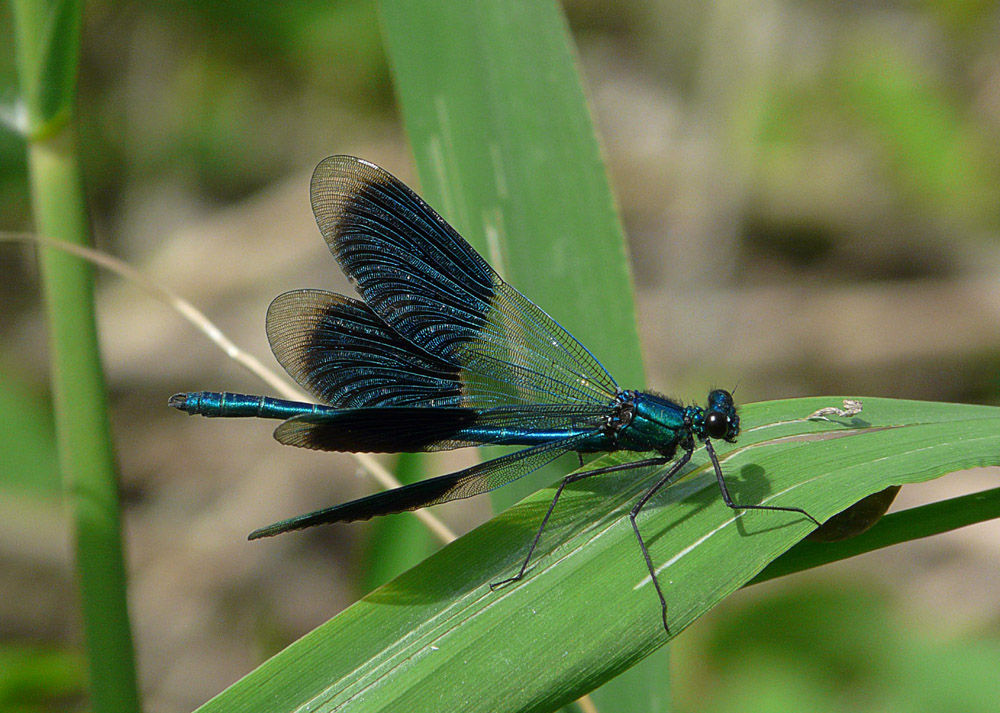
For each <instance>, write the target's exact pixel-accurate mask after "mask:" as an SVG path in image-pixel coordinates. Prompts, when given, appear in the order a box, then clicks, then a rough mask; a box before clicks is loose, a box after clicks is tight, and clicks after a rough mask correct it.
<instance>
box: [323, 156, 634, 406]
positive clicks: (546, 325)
mask: <svg viewBox="0 0 1000 713" xmlns="http://www.w3.org/2000/svg"><path fill="white" fill-rule="evenodd" d="M310 194H311V198H312V206H313V212H314V213H315V214H316V221H317V223H318V225H319V228H320V231H321V232H322V233H323V237H324V238H325V239H326V242H327V245H328V246H329V248H330V250H331V252H332V253H333V255H334V257H335V258H336V259H337V261H338V262H339V263H340V266H341V268H342V269H343V270H344V272H345V273H346V274H347V275H348V277H350V278H351V279H352V280H353V281H354V282H355V284H356V286H357V288H358V291H359V292H360V293H361V295H362V297H363V298H364V300H365V303H366V304H367V305H368V306H369V307H370V308H371V310H372V312H374V314H375V315H377V316H378V318H379V319H381V320H382V321H383V322H384V323H385V324H386V325H387V326H388V328H389V329H390V330H392V331H393V332H395V333H396V334H398V335H400V336H401V337H402V338H403V339H404V340H406V341H408V342H410V343H412V344H413V345H414V346H415V347H416V349H415V350H414V351H421V352H425V353H427V354H431V355H434V357H436V358H438V359H440V360H443V361H444V362H446V363H448V364H450V365H451V366H453V367H457V368H458V369H459V370H460V373H459V376H458V381H459V382H460V384H461V389H460V392H461V398H460V399H458V401H459V403H462V404H463V405H472V406H480V405H486V404H495V403H509V404H517V403H521V404H537V403H548V404H553V403H595V404H596V403H601V404H607V403H609V402H610V401H612V400H613V399H614V397H615V395H616V394H617V392H618V386H617V384H616V383H615V381H614V379H612V378H611V376H610V375H609V374H608V373H607V371H606V370H605V369H604V367H603V366H601V364H600V363H599V362H598V361H597V360H596V359H595V358H594V356H593V355H592V354H591V353H590V352H589V351H588V350H587V349H586V348H585V347H583V345H581V344H580V343H579V342H578V341H577V340H576V339H574V338H573V336H572V335H570V334H569V333H568V332H566V330H564V329H563V328H562V327H560V326H559V325H558V324H557V323H556V322H555V321H554V320H552V318H551V317H549V316H548V315H547V314H545V312H543V311H542V310H541V309H539V308H538V307H537V306H535V305H534V304H533V303H532V302H531V301H530V300H528V299H527V298H526V297H524V295H522V294H521V293H520V292H518V291H517V290H515V289H514V288H513V287H511V286H509V285H508V284H507V283H505V282H504V281H503V280H501V279H500V277H499V275H497V274H496V272H494V270H493V269H492V268H491V267H490V266H489V265H488V264H487V263H486V261H485V260H483V258H482V257H480V256H479V254H477V253H476V252H475V251H474V250H473V249H472V248H471V247H470V246H469V244H468V243H467V242H466V241H465V240H464V239H463V238H462V237H461V236H460V235H459V234H458V233H457V232H456V231H455V230H454V229H453V228H452V227H451V226H450V225H448V223H447V222H445V220H444V219H443V218H441V216H439V215H438V214H437V213H436V212H435V211H434V210H433V209H432V208H431V207H430V206H428V205H427V204H426V203H425V202H424V201H423V200H421V198H420V197H419V196H417V195H416V194H415V193H414V192H413V191H411V190H410V189H409V188H407V187H406V186H405V185H404V184H403V183H402V182H400V181H399V180H397V179H396V178H394V177H393V176H391V175H390V174H388V173H387V172H385V171H383V170H382V169H381V168H379V167H378V166H375V165H374V164H372V163H369V162H367V161H363V160H361V159H358V158H354V157H351V156H332V157H330V158H327V159H325V160H324V161H322V162H321V163H320V164H319V166H317V168H316V171H315V173H314V174H313V178H312V183H311V187H310Z"/></svg>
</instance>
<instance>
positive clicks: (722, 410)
mask: <svg viewBox="0 0 1000 713" xmlns="http://www.w3.org/2000/svg"><path fill="white" fill-rule="evenodd" d="M739 434H740V417H739V416H737V415H736V405H735V404H734V403H733V396H732V394H730V393H729V392H728V391H726V390H725V389H715V390H713V391H711V392H710V393H709V394H708V404H707V406H706V407H705V435H707V436H708V437H709V438H721V439H722V440H725V441H728V442H730V443H733V442H735V441H736V436H738V435H739Z"/></svg>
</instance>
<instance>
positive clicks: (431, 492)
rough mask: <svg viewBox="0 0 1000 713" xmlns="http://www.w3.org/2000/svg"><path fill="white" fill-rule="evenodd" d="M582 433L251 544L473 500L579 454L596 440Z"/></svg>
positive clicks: (277, 527)
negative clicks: (584, 445) (567, 455)
mask: <svg viewBox="0 0 1000 713" xmlns="http://www.w3.org/2000/svg"><path fill="white" fill-rule="evenodd" d="M596 433H597V432H596V431H595V432H593V433H582V434H579V435H577V436H573V437H571V438H565V439H562V440H559V441H552V442H550V443H544V444H542V445H539V446H535V447H533V448H526V449H525V450H523V451H518V452H516V453H511V454H509V455H505V456H501V457H500V458H495V459H493V460H490V461H486V462H485V463H480V464H478V465H474V466H472V467H471V468H466V469H465V470H460V471H458V472H457V473H451V474H449V475H442V476H438V477H437V478H429V479H427V480H422V481H420V482H418V483H412V484H410V485H404V486H403V487H401V488H394V489H393V490H386V491H383V492H381V493H375V494H374V495H369V496H367V497H364V498H360V499H358V500H352V501H351V502H348V503H343V504H341V505H334V506H333V507H330V508H325V509H323V510H317V511H316V512H312V513H308V514H306V515H300V516H298V517H294V518H291V519H289V520H282V521H281V522H278V523H275V524H273V525H269V526H267V527H262V528H260V529H259V530H254V531H253V532H252V533H250V539H251V540H256V539H258V538H261V537H271V536H272V535H278V534H280V533H282V532H290V531H292V530H302V529H304V528H307V527H313V526H314V525H323V524H326V523H332V522H352V521H354V520H368V519H370V518H373V517H377V516H379V515H389V514H392V513H398V512H405V511H407V510H417V509H419V508H422V507H427V506H428V505H437V504H439V503H446V502H449V501H451V500H459V499H461V498H470V497H472V496H473V495H479V494H480V493H485V492H488V491H490V490H494V489H495V488H499V487H500V486H502V485H506V484H507V483H510V482H512V481H514V480H517V479H518V478H520V477H522V476H524V475H527V474H528V473H531V472H533V471H536V470H538V469H539V468H541V467H542V466H544V465H545V464H547V463H550V462H551V461H553V460H555V459H556V458H558V457H559V456H561V455H562V454H563V453H566V452H568V451H572V450H575V449H576V448H577V447H578V446H579V445H580V444H581V443H582V442H583V441H585V440H586V439H587V438H590V437H592V436H593V435H596Z"/></svg>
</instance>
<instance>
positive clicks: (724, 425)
mask: <svg viewBox="0 0 1000 713" xmlns="http://www.w3.org/2000/svg"><path fill="white" fill-rule="evenodd" d="M705 433H707V434H708V436H709V438H725V437H726V435H727V434H728V433H729V419H727V418H726V417H725V416H724V415H723V414H721V413H719V412H718V411H709V412H708V413H706V414H705Z"/></svg>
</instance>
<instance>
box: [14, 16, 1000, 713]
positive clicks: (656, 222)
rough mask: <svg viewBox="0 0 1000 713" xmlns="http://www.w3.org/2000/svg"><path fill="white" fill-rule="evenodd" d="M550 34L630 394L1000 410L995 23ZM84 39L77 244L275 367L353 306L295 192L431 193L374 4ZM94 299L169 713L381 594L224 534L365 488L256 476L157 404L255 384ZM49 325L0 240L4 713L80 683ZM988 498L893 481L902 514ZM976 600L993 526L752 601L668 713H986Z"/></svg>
mask: <svg viewBox="0 0 1000 713" xmlns="http://www.w3.org/2000/svg"><path fill="white" fill-rule="evenodd" d="M564 8H565V11H566V13H567V16H568V18H569V22H570V25H571V27H572V31H573V35H574V38H575V40H576V43H577V46H578V49H579V53H580V64H581V71H582V73H583V77H584V81H585V83H586V87H587V90H588V92H589V94H590V98H591V101H592V106H593V111H594V118H595V122H596V124H597V125H598V127H599V131H600V134H601V140H602V142H603V146H604V148H605V153H606V160H607V164H608V170H609V173H610V176H611V181H612V184H613V186H614V189H615V192H616V194H617V197H618V201H619V207H620V211H621V216H622V219H623V222H624V225H625V229H626V233H627V235H628V238H629V246H630V251H631V259H632V266H633V271H634V279H635V290H636V294H637V302H638V306H639V323H640V334H641V338H642V343H643V349H644V356H645V362H646V368H647V375H648V385H649V386H650V387H652V388H654V389H657V390H660V391H664V392H666V393H668V394H669V395H672V396H675V397H678V398H681V399H682V400H685V401H692V400H696V399H702V398H703V397H704V394H705V393H706V391H707V389H708V388H709V387H710V386H716V385H718V386H726V387H732V386H733V385H735V384H737V383H738V384H739V391H738V399H739V400H740V401H742V402H747V401H756V400H765V399H777V398H782V397H791V396H805V395H831V396H833V397H838V396H840V395H859V396H890V397H899V398H917V399H931V400H942V401H962V402H972V403H987V404H996V403H998V402H1000V379H998V366H1000V280H998V276H1000V180H998V179H1000V140H998V139H1000V49H998V48H1000V7H998V4H997V3H994V2H986V1H978V2H959V3H933V2H881V3H879V2H868V3H850V4H845V3H841V2H830V1H823V0H813V1H810V2H796V3H791V2H779V1H777V0H756V1H750V2H745V3H723V2H719V3H696V2H651V1H643V0H630V1H628V2H619V3H615V4H614V5H613V6H612V5H611V4H608V3H604V2H598V1H597V0H567V2H565V3H564ZM8 13H9V8H8V6H7V5H3V6H0V97H3V98H4V99H5V100H10V99H12V98H13V97H14V96H16V89H15V87H16V79H15V76H14V70H13V50H12V48H11V43H10V21H9V20H10V18H9V16H8ZM85 23H86V24H85V28H84V33H83V43H82V63H81V71H80V78H79V81H80V91H79V98H78V116H79V121H80V148H81V152H82V158H83V170H84V173H85V178H86V183H87V191H88V197H89V202H90V208H91V216H92V220H93V223H94V227H95V230H96V239H97V243H98V247H99V248H101V249H102V250H105V251H107V252H110V253H112V254H114V255H117V256H119V257H121V258H123V259H124V260H126V261H128V262H129V263H131V264H132V265H134V266H136V267H139V268H141V269H142V270H143V271H144V272H146V273H147V274H148V275H149V276H150V277H151V278H152V279H155V280H157V281H160V282H163V283H166V284H168V285H170V286H171V287H172V288H173V289H175V290H176V291H178V292H179V293H181V294H182V295H184V296H186V297H187V298H189V299H190V300H191V301H193V302H194V303H195V304H196V305H197V306H199V307H200V308H201V309H203V310H204V311H205V312H206V313H207V314H208V315H209V316H210V317H211V318H212V319H213V320H215V321H216V323H217V324H218V325H219V326H220V327H221V328H222V329H223V330H224V331H225V332H226V333H227V334H228V335H229V337H230V338H232V339H233V340H234V341H236V342H237V343H238V344H240V345H241V346H243V347H244V348H246V349H248V350H249V351H251V352H252V353H254V354H255V355H257V356H258V357H259V358H261V359H262V360H264V361H265V362H267V363H268V364H270V365H273V366H274V367H275V368H277V365H276V364H275V363H274V361H273V359H272V358H271V356H270V352H269V349H268V346H267V342H266V338H265V336H264V314H265V311H266V309H267V305H268V303H269V302H270V301H271V299H272V298H273V297H274V296H275V295H277V294H278V293H280V292H283V291H285V290H289V289H294V288H299V287H321V288H326V289H332V290H335V291H341V292H350V288H349V287H348V286H347V284H346V281H345V280H344V278H343V276H342V275H341V274H340V272H339V270H338V269H337V266H336V264H335V263H334V261H333V260H332V258H331V257H330V255H329V253H328V251H327V249H326V246H325V244H324V243H323V241H322V239H321V237H320V235H319V233H318V231H317V230H316V227H315V223H314V221H313V218H312V214H311V211H310V209H309V204H308V181H309V176H310V174H311V171H312V169H313V167H314V166H315V164H316V163H318V161H319V160H320V159H322V158H323V157H325V156H327V155H330V154H334V153H349V154H355V155H359V156H363V157H365V158H367V159H370V160H372V161H375V162H376V163H378V164H380V165H382V166H383V167H385V168H386V169H388V170H390V171H391V172H392V173H394V174H396V175H397V176H399V177H400V178H402V179H403V180H405V181H407V182H408V183H411V184H413V185H414V186H418V185H419V184H418V183H417V182H416V180H415V176H414V172H413V168H412V163H411V159H410V155H409V151H408V148H407V144H406V137H405V133H404V127H403V126H402V125H401V122H400V119H399V115H398V112H397V109H396V107H395V105H394V99H393V90H392V85H391V78H390V74H389V70H388V67H387V64H386V59H385V56H384V53H383V49H382V46H381V38H380V34H379V26H378V15H377V8H376V6H375V3H374V2H372V1H371V0H341V1H337V2H330V1H325V2H320V1H319V0H290V1H289V2H284V3H268V2H254V1H251V2H247V1H246V0H239V1H238V2H237V1H236V0H223V1H221V2H212V3H201V2H196V1H194V0H189V1H188V2H183V1H182V2H169V3H167V2H158V1H154V2H145V3H138V2H92V3H88V4H87V6H86V12H85ZM24 150H25V148H24V145H23V143H22V142H21V140H20V139H19V138H18V137H17V136H15V135H14V134H13V133H9V132H5V131H4V130H2V129H0V215H2V216H3V218H2V221H0V229H3V230H30V229H31V217H30V204H29V200H28V194H27V184H26V176H25V170H26V166H25V160H24ZM445 217H447V216H445ZM553 229H558V226H553ZM98 284H99V307H98V315H99V320H100V328H101V337H102V347H103V351H104V361H105V366H106V371H107V375H108V380H109V388H110V390H111V400H112V417H113V427H114V434H115V439H116V447H117V449H118V458H119V462H120V465H121V478H122V491H123V497H124V499H125V501H126V521H125V526H126V534H127V546H128V557H129V564H130V576H131V586H132V589H131V593H130V596H131V600H130V601H131V604H132V615H133V623H134V627H135V633H136V643H137V648H138V657H139V666H140V675H141V678H142V686H143V692H144V695H145V698H146V705H147V710H149V711H154V712H155V711H174V710H188V709H191V708H193V707H195V706H197V705H198V704H200V703H201V702H203V701H205V700H206V699H208V698H209V697H211V696H212V695H213V694H215V693H217V692H218V691H220V690H221V689H222V688H224V687H225V686H226V685H228V684H229V683H231V682H233V681H234V680H236V679H237V678H238V677H240V676H241V675H243V674H244V673H246V672H248V671H249V670H251V669H252V668H253V667H254V666H256V665H257V664H258V663H259V662H261V661H262V660H263V659H265V658H266V657H267V656H269V655H270V654H272V653H274V652H276V651H277V650H279V649H280V648H282V647H283V646H285V645H287V644H288V643H289V642H291V641H293V640H294V639H296V638H298V637H299V636H301V635H302V634H304V633H306V632H307V631H309V630H310V629H312V628H314V627H315V626H317V625H318V624H320V623H322V622H323V621H325V620H326V619H328V618H329V617H331V616H332V615H333V614H335V613H336V612H337V611H339V610H340V609H341V608H343V607H345V606H347V605H348V604H350V603H351V602H352V601H354V600H355V599H357V598H358V597H359V596H361V595H362V594H363V593H364V591H365V590H366V588H367V587H369V586H372V585H373V582H372V580H371V579H370V578H369V577H368V572H369V570H370V569H371V567H370V564H369V560H370V555H371V553H372V552H373V550H374V549H375V547H374V545H373V544H372V542H373V538H374V537H375V534H374V532H375V531H373V530H372V528H371V526H369V525H355V526H345V527H330V528H323V529H322V530H320V531H317V532H315V533H308V534H303V535H302V536H292V537H284V538H277V539H276V540H275V541H273V542H272V541H267V542H263V543H252V544H250V543H247V542H246V540H245V536H246V533H248V532H249V531H250V530H252V529H253V528H255V527H258V526H260V525H263V524H267V523H270V522H272V521H274V520H276V519H280V518H282V517H285V516H288V515H292V514H297V513H300V512H304V511H306V510H311V509H314V508H317V507H321V506H323V505H327V504H332V503H335V502H339V501H343V500H346V499H348V498H350V497H355V496H359V495H362V494H364V493H365V492H368V491H370V489H371V488H372V487H373V486H372V485H371V484H370V483H369V482H368V481H367V480H366V479H365V478H363V477H358V475H357V466H356V464H355V463H354V461H352V460H351V459H350V458H349V457H348V456H340V455H333V454H320V453H312V452H299V451H297V450H295V449H290V448H285V447H282V446H280V445H278V444H277V443H275V442H274V441H273V440H272V439H271V437H270V431H271V430H272V427H273V424H268V423H254V422H250V421H232V422H225V421H213V422H208V421H204V420H201V419H189V418H186V417H184V416H183V415H181V414H178V413H176V412H174V411H172V410H170V409H168V408H167V407H166V399H167V397H168V396H169V395H170V394H172V393H174V392H176V391H186V390H199V389H220V390H221V389H225V390H230V391H248V392H260V391H261V390H262V388H263V387H262V386H261V384H259V383H258V382H257V381H256V380H255V379H254V378H253V377H251V376H249V375H247V374H246V373H244V372H243V371H241V370H240V369H239V367H237V366H236V365H235V364H234V363H233V362H231V361H230V360H228V359H227V358H226V357H225V355H223V354H222V353H220V352H219V351H218V350H217V349H216V348H214V347H213V346H212V345H210V344H209V343H208V341H207V340H206V339H205V338H203V337H202V336H201V335H200V334H198V333H196V332H195V331H194V329H193V328H192V327H191V326H190V325H188V324H187V323H185V322H184V321H182V319H181V318H180V317H179V316H178V315H177V314H176V313H174V312H173V311H171V310H170V309H169V308H168V307H166V306H165V305H163V304H161V303H159V302H157V301H155V300H153V299H152V298H150V297H148V296H147V295H146V294H145V293H144V292H143V291H142V290H141V289H139V288H137V287H136V286H135V285H133V284H128V283H124V282H122V281H121V280H120V279H118V278H116V277H114V276H111V275H109V274H106V273H103V274H100V275H99V283H98ZM515 286H516V287H518V288H520V289H521V290H522V291H524V292H525V293H526V294H528V295H529V296H530V295H531V294H532V289H531V288H532V286H531V285H524V284H519V285H515ZM624 288H625V287H624V286H623V289H624ZM38 294H39V290H38V284H37V275H36V267H35V261H34V251H33V250H32V249H30V248H26V247H23V246H17V245H11V244H0V305H2V307H0V710H26V711H27V710H56V709H63V708H64V707H66V706H67V705H70V706H72V705H73V704H74V702H76V701H78V700H79V697H80V696H81V691H82V689H83V685H84V683H83V679H84V666H83V662H82V659H81V657H80V654H79V651H80V631H79V622H78V615H77V610H76V596H75V589H74V586H73V579H72V572H71V569H70V561H69V556H70V555H69V547H68V544H67V541H66V531H65V525H64V523H63V519H62V515H61V509H60V502H59V494H58V473H57V469H56V462H55V451H54V444H53V433H52V426H51V415H50V401H49V396H48V374H47V362H46V333H45V325H44V323H43V322H42V320H41V305H40V303H39V298H38ZM541 306H542V307H543V308H544V309H546V310H547V311H549V312H550V313H551V314H552V315H553V316H554V317H556V318H557V319H558V318H559V306H558V305H544V304H543V305H541ZM608 329H614V325H608ZM597 356H598V357H600V356H601V355H600V354H598V355H597ZM837 403H839V402H838V400H837V399H836V398H832V399H831V405H836V404H837ZM471 457H474V456H473V454H448V455H445V456H442V457H441V458H437V459H435V460H433V461H431V462H430V463H429V464H428V465H427V466H426V468H427V471H428V472H429V473H430V472H445V471H446V469H452V468H455V467H458V466H459V465H462V464H466V463H468V462H469V458H471ZM997 475H998V473H997V471H996V470H995V469H993V470H991V469H982V470H978V471H975V472H968V473H962V474H955V475H951V476H948V477H946V478H943V479H941V480H940V481H936V482H933V483H929V484H926V485H923V486H909V487H908V488H906V489H904V490H903V492H902V493H901V495H900V497H899V498H898V501H897V505H896V507H909V506H912V505H914V504H917V503H921V502H928V501H933V500H938V499H941V498H945V497H949V496H951V495H955V494H959V493H962V492H971V491H974V490H979V489H984V488H986V487H992V486H993V485H994V484H995V481H996V476H997ZM479 500H482V502H480V501H478V500H472V501H465V502H463V503H460V504H457V505H456V504H452V505H449V506H445V507H443V508H439V510H440V512H439V514H440V515H441V517H443V518H444V519H446V520H447V521H448V522H449V524H451V525H453V526H454V527H455V528H456V529H458V530H459V531H462V530H466V529H469V528H471V527H473V526H475V525H476V524H477V523H479V522H481V521H483V520H484V519H485V518H487V517H489V503H488V502H486V501H485V499H479ZM998 571H1000V528H998V527H996V526H994V525H992V524H984V525H979V526H976V527H973V528H967V529H965V530H962V531H958V532H955V533H952V534H949V535H946V536H941V537H937V538H933V539H931V540H926V541H921V542H914V543H910V544H908V545H906V546H901V547H896V548H894V549H891V550H884V551H881V552H878V553H873V554H870V555H867V556H865V557H861V558H857V559H855V560H852V561H848V562H844V563H841V564H838V565H835V566H829V567H825V568H823V569H821V570H817V571H813V572H808V573H804V574H800V575H797V576H794V577H789V578H785V579H783V580H780V581H775V582H771V583H768V584H765V585H761V586H757V587H753V588H751V589H749V590H745V591H743V592H741V593H739V594H737V595H736V596H734V597H732V598H730V599H729V600H728V601H727V602H725V603H724V604H723V605H722V606H720V607H718V608H717V609H716V610H714V611H713V612H712V613H711V614H710V615H708V616H706V617H704V618H703V619H701V620H700V621H699V622H698V623H696V624H695V625H694V626H693V627H691V628H690V629H689V630H688V631H687V632H685V633H684V635H682V636H681V637H680V638H679V639H678V640H677V641H676V642H675V644H674V646H673V653H674V657H673V667H674V670H673V672H672V673H673V675H674V680H675V695H676V700H675V703H676V706H677V708H678V710H696V709H697V710H709V711H730V710H748V709H750V710H771V709H774V710H788V709H790V708H791V707H792V706H796V707H797V708H798V709H805V710H827V709H829V710H841V709H843V707H844V706H845V705H848V706H850V707H851V708H853V709H857V710H889V709H896V710H940V708H941V707H942V706H946V707H948V709H957V708H958V707H960V708H961V709H963V710H992V709H996V707H997V706H998V705H1000V704H997V703H996V701H998V700H1000V695H998V694H1000V683H998V681H997V677H996V671H997V670H998V667H1000V616H998V614H1000V607H998V603H997V596H998V595H997V592H998V590H1000V587H998V585H1000V575H998ZM990 706H993V708H991V707H990Z"/></svg>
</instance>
